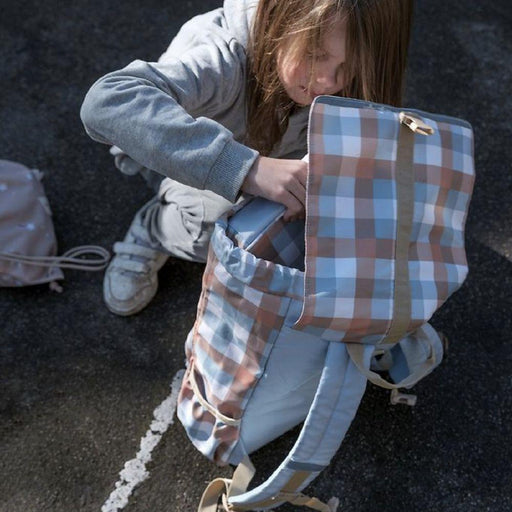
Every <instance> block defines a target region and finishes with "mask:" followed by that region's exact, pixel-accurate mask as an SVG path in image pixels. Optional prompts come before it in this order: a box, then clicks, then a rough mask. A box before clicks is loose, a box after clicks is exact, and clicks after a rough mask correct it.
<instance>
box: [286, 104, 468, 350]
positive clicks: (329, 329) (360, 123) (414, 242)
mask: <svg viewBox="0 0 512 512" xmlns="http://www.w3.org/2000/svg"><path fill="white" fill-rule="evenodd" d="M399 112H400V111H399V110H398V109H393V108H391V107H389V108H388V107H383V106H381V105H373V104H368V103H363V102H358V101H356V100H347V99H343V98H331V97H322V98H318V99H317V102H316V104H315V107H314V108H313V109H312V113H311V118H310V127H309V129H310V132H309V150H310V154H309V159H310V167H309V181H308V187H307V194H308V195H307V224H306V283H305V290H306V297H305V301H304V309H303V314H302V316H301V318H300V319H299V321H298V322H297V324H296V325H295V328H296V329H298V330H304V331H307V332H309V333H313V334H316V335H317V336H319V337H322V338H324V339H328V340H333V341H336V340H342V341H351V342H363V343H371V344H377V343H379V342H380V341H382V340H383V339H384V337H385V335H386V333H387V332H388V330H389V328H390V325H391V322H392V319H393V318H392V317H393V290H394V277H395V246H396V234H397V202H396V195H397V188H396V160H397V150H398V140H399V130H400V126H401V125H400V121H399ZM416 114H417V115H418V116H419V117H421V118H423V119H424V120H425V121H426V122H427V124H429V125H430V126H431V127H432V128H434V134H433V135H431V136H424V135H419V134H416V135H415V136H414V153H413V172H414V182H415V183H414V218H413V225H412V233H411V237H410V244H409V254H408V256H409V280H410V292H411V309H412V311H411V320H410V323H409V327H408V329H407V331H408V332H411V331H413V330H414V329H415V328H417V327H419V326H420V325H421V324H423V323H424V322H426V321H427V320H428V319H429V318H430V317H431V316H432V314H433V313H434V312H435V310H436V309H437V308H438V307H439V306H440V305H441V304H442V303H443V302H444V301H445V300H446V299H447V298H448V297H449V296H450V294H451V293H453V292H454V291H455V290H456V289H457V288H459V287H460V285H461V284H462V282H463V281H464V278H465V276H466V274H467V262H466V256H465V251H464V223H465V220H466V214H467V209H468V204H469V199H470V196H471V192H472V188H473V181H474V168H473V138H472V131H471V128H470V126H469V125H468V124H467V123H465V122H463V121H459V120H456V119H452V118H446V117H441V116H435V115H434V116H433V115H430V114H426V113H422V112H416ZM402 129H406V130H407V129H408V128H405V127H403V128H402Z"/></svg>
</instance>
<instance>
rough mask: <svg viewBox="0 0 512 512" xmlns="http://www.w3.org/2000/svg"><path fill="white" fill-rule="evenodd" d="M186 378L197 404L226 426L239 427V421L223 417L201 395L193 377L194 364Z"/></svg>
mask: <svg viewBox="0 0 512 512" xmlns="http://www.w3.org/2000/svg"><path fill="white" fill-rule="evenodd" d="M188 378H189V382H190V385H191V386H192V390H193V391H194V394H195V395H196V398H197V399H198V400H199V403H200V404H201V405H202V406H203V407H204V408H205V409H206V410H207V411H208V412H210V413H211V414H213V415H214V416H215V417H216V418H217V419H219V420H220V421H222V422H223V423H225V424H226V425H229V426H232V427H236V426H238V425H240V422H241V420H239V419H236V418H230V417H229V416H225V415H224V414H222V413H221V412H220V411H219V410H218V409H216V408H215V407H213V405H212V404H210V403H209V402H208V401H207V400H206V398H204V396H203V394H202V393H201V390H200V389H199V386H198V385H197V381H196V376H195V369H194V364H193V363H192V366H191V368H190V372H189V373H188Z"/></svg>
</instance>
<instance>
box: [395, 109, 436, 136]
mask: <svg viewBox="0 0 512 512" xmlns="http://www.w3.org/2000/svg"><path fill="white" fill-rule="evenodd" d="M398 118H399V119H400V122H401V123H402V124H404V125H405V126H407V127H408V128H410V129H411V130H412V131H413V132H414V133H419V134H420V135H433V134H434V128H432V126H429V125H428V124H427V123H425V122H424V121H422V120H421V119H419V118H418V117H416V116H414V115H412V114H410V113H409V112H400V114H399V115H398Z"/></svg>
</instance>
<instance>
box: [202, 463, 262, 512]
mask: <svg viewBox="0 0 512 512" xmlns="http://www.w3.org/2000/svg"><path fill="white" fill-rule="evenodd" d="M255 473H256V469H255V468H254V466H253V464H252V462H251V459H250V458H249V457H248V456H246V457H245V458H244V459H243V460H242V462H241V463H240V464H239V465H238V466H237V468H236V470H235V472H234V473H233V478H231V479H228V478H216V479H215V480H212V481H211V482H210V483H209V484H208V487H207V488H206V489H205V491H204V493H203V496H202V497H201V502H200V503H199V508H198V509H197V512H217V507H218V503H219V500H220V499H222V503H223V506H224V508H225V509H226V510H229V511H234V510H237V509H235V508H234V507H233V506H232V505H230V504H229V503H228V500H229V498H230V496H238V495H240V494H243V493H244V492H245V491H246V490H247V487H249V483H250V482H251V480H252V477H253V476H254V474H255Z"/></svg>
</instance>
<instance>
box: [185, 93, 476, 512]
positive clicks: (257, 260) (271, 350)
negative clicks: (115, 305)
mask: <svg viewBox="0 0 512 512" xmlns="http://www.w3.org/2000/svg"><path fill="white" fill-rule="evenodd" d="M473 182H474V165H473V135H472V130H471V126H470V125H469V124H468V123H467V122H465V121H462V120H459V119H455V118H451V117H446V116H440V115H434V114H430V113H426V112H421V111H417V110H406V111H404V110H401V109H397V108H394V107H390V106H386V105H378V104H373V103H368V102H363V101H358V100H352V99H346V98H339V97H329V96H321V97H318V98H317V99H316V100H315V101H314V103H313V105H312V107H311V112H310V122H309V174H308V183H307V200H306V222H305V223H304V222H300V221H296V222H290V223H285V222H284V221H283V220H282V214H283V210H284V208H283V207H282V206H280V205H278V204H276V203H272V202H269V201H265V200H263V199H261V198H253V199H251V200H250V201H249V202H247V203H244V204H243V205H242V207H238V208H237V209H236V210H234V211H232V212H230V213H229V214H228V215H227V216H226V217H224V218H222V219H220V220H219V221H218V222H217V225H216V227H215V230H214V233H213V236H212V239H211V245H210V252H209V257H208V262H207V266H206V270H205V274H204V278H203V291H202V294H201V298H200V302H199V306H198V314H197V319H196V322H195V325H194V327H193V329H192V331H191V333H190V335H189V337H188V339H187V344H186V351H187V360H188V368H187V372H186V375H185V378H184V380H183V384H182V388H181V392H180V397H179V404H178V416H179V418H180V420H181V422H182V423H183V425H184V426H185V429H186V431H187V434H188V436H189V437H190V439H191V440H192V442H193V443H194V445H195V446H196V447H197V448H198V449H199V450H200V451H201V452H202V453H203V454H205V455H206V456H207V457H209V458H210V459H212V460H214V461H215V462H217V463H218V464H234V465H238V468H237V469H236V471H235V473H234V475H233V479H232V480H231V479H229V480H228V479H217V480H214V481H213V482H212V483H211V484H210V485H209V486H208V488H207V489H206V491H205V493H204V495H203V498H202V500H201V503H200V505H199V511H201V512H216V511H217V510H218V509H219V508H220V509H221V510H229V511H243V510H255V509H256V510H266V509H271V508H274V507H276V506H278V505H281V504H282V503H285V502H290V503H294V504H296V505H304V506H307V507H309V508H312V509H314V510H319V511H324V512H328V511H333V510H336V508H337V500H336V499H331V500H330V501H329V502H328V503H323V502H321V501H320V500H318V499H316V498H310V497H308V496H306V495H304V494H302V492H301V491H302V489H304V487H306V486H307V485H308V484H309V483H310V482H311V481H312V480H313V479H314V478H315V477H316V476H317V475H318V474H319V473H320V471H321V470H322V469H323V468H325V467H326V466H327V465H328V464H329V462H330V460H331V458H332V457H333V456H334V454H335V453H336V451H337V449H338V447H339V446H340V444H341V441H342V440H343V437H344V436H345V433H346V431H347V429H348V427H349V425H350V423H351V421H352V419H353V417H354V415H355V413H356V411H357V408H358V406H359V403H360V400H361V398H362V395H363V393H364V390H365V387H366V382H367V380H370V381H371V382H373V383H375V384H377V385H380V386H383V387H386V388H390V389H393V390H394V391H393V392H392V397H393V398H394V399H395V400H397V399H398V400H399V401H400V399H403V400H405V401H406V402H412V401H413V396H411V395H403V394H398V395H397V389H398V388H410V387H411V386H413V385H414V384H415V383H416V382H417V381H418V380H419V379H421V378H423V377H424V376H425V375H427V374H428V373H430V372H431V371H432V370H433V369H434V368H435V367H436V366H437V365H438V364H439V363H440V361H441V359H442V357H443V343H442V341H441V338H440V336H439V335H438V334H437V333H436V331H435V330H434V329H433V328H432V327H431V326H430V325H429V324H428V323H427V322H428V320H429V319H430V317H431V316H432V314H433V313H434V312H435V311H436V310H437V309H438V308H439V307H440V306H441V305H442V304H443V303H444V302H445V301H446V299H447V298H448V297H449V296H450V295H451V294H452V293H453V292H454V291H455V290H457V289H458V288H459V287H460V285H461V284H462V282H463V281H464V279H465V277H466V274H467V262H466V256H465V251H464V224H465V220H466V215H467V209H468V204H469V200H470V197H471V192H472V188H473ZM384 373H386V374H387V378H386V379H384V378H383V374H384ZM302 421H304V424H303V427H302V430H301V432H300V435H299V437H298V439H297V441H296V443H295V445H294V446H293V448H292V450H291V451H290V453H289V454H288V456H287V457H286V458H285V460H284V461H283V462H282V464H281V465H280V466H279V467H278V468H277V469H276V471H275V472H274V473H273V474H272V475H271V476H270V477H269V478H268V479H267V480H266V481H265V482H263V483H262V484H261V485H258V486H257V487H255V488H253V489H252V490H249V491H247V488H248V484H249V481H250V480H251V478H252V475H253V473H254V468H253V466H252V464H251V462H250V460H249V457H248V454H249V453H250V452H251V451H253V450H255V449H257V448H258V447H259V446H261V445H263V444H265V443H267V442H270V441H271V440H272V439H274V438H275V437H277V436H279V435H280V434H282V433H283V432H285V431H286V430H288V429H290V428H291V427H293V426H294V425H296V424H298V423H300V422H302Z"/></svg>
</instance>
